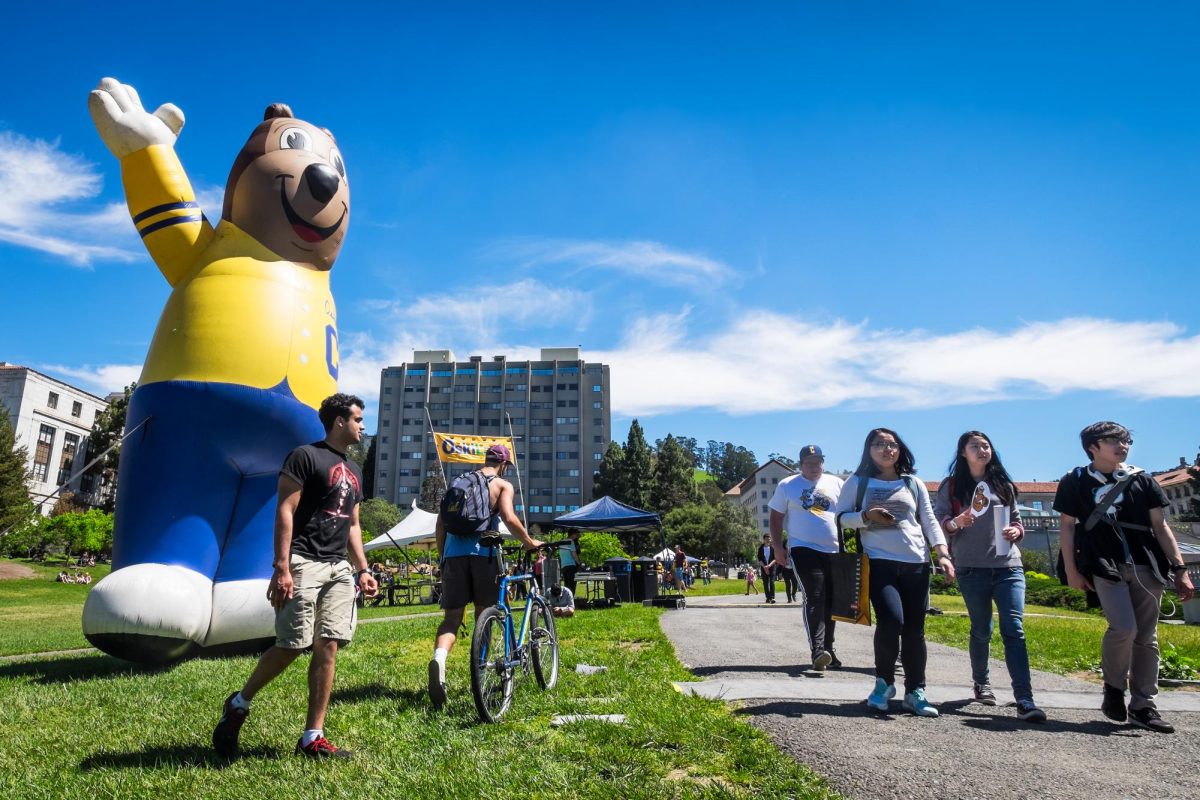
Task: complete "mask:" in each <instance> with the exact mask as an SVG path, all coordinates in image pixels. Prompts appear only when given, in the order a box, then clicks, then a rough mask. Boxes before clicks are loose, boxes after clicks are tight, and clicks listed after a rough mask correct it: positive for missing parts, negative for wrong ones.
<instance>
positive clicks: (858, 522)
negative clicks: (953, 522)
mask: <svg viewBox="0 0 1200 800" xmlns="http://www.w3.org/2000/svg"><path fill="white" fill-rule="evenodd" d="M914 469H915V463H914V460H913V455H912V451H911V450H909V449H908V446H907V445H906V444H905V443H904V441H903V440H902V439H901V438H900V436H899V435H898V434H897V433H896V432H895V431H893V430H889V429H888V428H876V429H874V430H873V431H871V432H870V433H869V434H867V438H866V441H864V442H863V452H862V458H861V460H860V461H859V464H858V468H857V469H856V470H855V471H854V474H853V475H851V476H850V478H849V479H848V480H847V481H846V484H845V485H844V486H843V487H842V493H841V496H840V498H839V499H838V505H837V511H838V517H840V518H841V520H842V524H843V526H846V527H851V528H860V529H862V535H861V537H860V538H861V541H862V546H863V550H864V551H865V552H866V554H867V558H868V560H869V563H870V567H871V580H870V593H871V607H872V608H873V609H874V611H875V689H874V690H873V691H872V692H871V695H870V696H869V697H868V698H867V706H868V707H869V708H871V709H873V710H875V711H887V710H888V701H889V700H890V699H891V698H893V697H895V695H896V687H895V682H896V656H897V654H899V656H900V661H901V664H902V665H903V667H904V702H903V707H904V708H905V709H907V710H908V711H911V712H912V713H914V714H916V715H917V716H920V717H936V716H938V710H937V708H935V707H934V706H933V704H931V703H930V702H929V701H928V700H927V699H926V697H925V664H926V659H927V657H928V656H927V652H926V648H925V609H926V608H927V607H928V600H929V576H930V566H929V548H930V547H932V548H933V549H934V550H935V551H936V552H937V555H938V562H939V563H940V565H941V567H942V569H943V570H945V572H946V577H947V579H948V580H950V581H953V580H954V564H953V563H952V562H951V561H950V554H949V551H948V550H947V549H946V536H945V534H943V533H942V527H941V525H939V524H938V522H937V518H936V517H934V515H933V505H932V504H931V503H930V501H929V491H928V490H927V489H926V488H925V484H924V483H922V482H921V480H920V479H919V478H918V477H917V476H916V475H915V474H914Z"/></svg>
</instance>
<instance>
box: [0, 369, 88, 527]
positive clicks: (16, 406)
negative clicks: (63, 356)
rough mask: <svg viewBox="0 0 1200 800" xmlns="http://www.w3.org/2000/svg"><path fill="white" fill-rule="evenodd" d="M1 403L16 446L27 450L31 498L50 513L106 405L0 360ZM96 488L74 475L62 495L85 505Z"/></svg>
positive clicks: (83, 454)
mask: <svg viewBox="0 0 1200 800" xmlns="http://www.w3.org/2000/svg"><path fill="white" fill-rule="evenodd" d="M0 404H2V405H3V407H4V409H5V411H6V412H7V413H8V415H9V419H10V420H11V421H12V425H13V428H14V430H15V431H16V436H17V445H18V446H22V445H23V446H24V447H25V448H26V449H27V450H28V451H29V470H30V472H32V474H33V478H32V480H31V481H30V486H29V493H30V497H31V499H32V500H33V502H34V504H35V505H36V506H37V507H38V510H39V511H40V512H41V513H43V514H49V513H50V511H51V510H52V509H53V508H54V504H55V502H56V501H57V497H58V495H57V494H56V493H57V492H58V490H59V487H60V486H63V484H64V482H67V481H68V479H69V478H71V476H72V475H73V474H74V473H75V472H76V471H77V470H78V469H79V468H80V467H82V466H83V465H84V464H86V463H87V461H88V443H89V440H90V436H91V432H92V425H93V424H94V423H95V421H96V417H97V416H98V415H99V414H100V412H101V411H103V410H104V409H106V408H107V407H108V403H107V402H105V401H104V400H103V399H102V398H99V397H97V396H96V395H94V394H91V393H90V392H85V391H84V390H82V389H79V388H77V387H75V386H71V385H70V384H68V383H63V382H62V381H60V380H56V379H55V378H51V377H50V376H49V375H43V374H42V373H40V372H38V371H36V370H33V369H30V368H29V367H22V366H18V365H16V364H9V363H7V362H4V361H0ZM95 488H96V487H94V486H93V485H92V483H91V476H76V477H75V478H74V480H71V481H69V483H67V485H66V486H63V489H62V491H64V492H66V491H70V492H72V493H74V494H76V495H79V496H80V499H81V500H83V501H84V502H88V503H90V502H91V496H92V493H93V490H94V489H95Z"/></svg>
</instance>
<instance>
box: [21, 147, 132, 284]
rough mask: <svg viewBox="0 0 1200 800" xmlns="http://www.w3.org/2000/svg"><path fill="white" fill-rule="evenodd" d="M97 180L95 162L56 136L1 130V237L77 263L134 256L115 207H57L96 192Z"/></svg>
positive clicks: (127, 229) (129, 230)
mask: <svg viewBox="0 0 1200 800" xmlns="http://www.w3.org/2000/svg"><path fill="white" fill-rule="evenodd" d="M102 183H103V181H102V178H101V175H100V173H99V172H97V171H96V167H95V165H93V164H91V163H89V162H87V161H85V160H84V159H82V158H80V157H79V156H75V155H72V154H70V153H64V152H63V151H62V150H60V149H59V143H58V142H57V141H54V142H47V141H43V140H40V139H27V138H25V137H23V136H21V135H19V134H16V133H11V132H7V131H0V241H4V242H8V243H9V244H13V245H17V246H18V247H26V248H29V249H31V250H39V251H41V252H44V253H50V254H52V255H56V256H60V257H62V258H64V259H66V260H67V261H68V262H70V263H72V264H74V265H75V266H79V267H87V266H90V265H91V264H92V262H94V261H133V260H134V259H135V258H137V256H138V253H137V251H136V250H134V249H133V245H134V243H135V241H136V238H137V237H136V236H135V235H134V234H133V231H132V226H130V225H129V223H128V222H126V223H125V224H124V226H121V227H118V225H117V222H116V220H117V208H119V206H117V207H114V205H112V204H110V205H107V206H104V207H101V208H98V209H90V210H83V211H64V210H62V207H63V206H64V205H69V204H72V203H77V202H79V201H85V200H91V199H92V198H94V197H96V195H98V194H99V193H100V189H101V186H102ZM121 210H123V209H121ZM126 216H128V215H126ZM122 234H125V235H122Z"/></svg>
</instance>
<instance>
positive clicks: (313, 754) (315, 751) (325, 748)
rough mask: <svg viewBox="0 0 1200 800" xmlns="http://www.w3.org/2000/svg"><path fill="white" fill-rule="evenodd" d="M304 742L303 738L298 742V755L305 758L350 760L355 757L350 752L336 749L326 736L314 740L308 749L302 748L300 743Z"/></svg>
mask: <svg viewBox="0 0 1200 800" xmlns="http://www.w3.org/2000/svg"><path fill="white" fill-rule="evenodd" d="M303 741H304V738H303V737H301V738H300V739H299V740H297V742H296V755H298V756H304V757H305V758H313V759H317V760H320V759H323V758H340V759H349V758H351V757H352V756H353V755H354V754H353V753H351V752H350V751H349V750H343V749H342V748H340V747H334V746H333V743H332V742H330V741H329V740H328V739H326V738H325V737H324V736H318V737H317V738H316V739H313V740H312V742H310V743H309V745H308V747H301V746H300V742H303Z"/></svg>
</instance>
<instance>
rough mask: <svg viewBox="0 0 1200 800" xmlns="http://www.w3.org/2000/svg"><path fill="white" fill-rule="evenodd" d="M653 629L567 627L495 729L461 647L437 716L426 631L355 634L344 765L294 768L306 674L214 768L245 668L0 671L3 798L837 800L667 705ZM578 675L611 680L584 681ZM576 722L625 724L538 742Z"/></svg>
mask: <svg viewBox="0 0 1200 800" xmlns="http://www.w3.org/2000/svg"><path fill="white" fill-rule="evenodd" d="M76 613H77V609H76ZM662 613H664V612H663V611H661V610H659V609H649V608H643V607H641V606H634V605H626V606H623V607H620V608H615V609H609V610H602V611H588V612H583V613H581V614H579V615H577V616H576V617H574V618H573V619H570V620H565V621H562V623H561V630H560V639H561V642H562V651H563V670H562V677H561V680H560V683H559V686H558V687H557V688H556V689H554V690H553V691H551V692H542V691H541V690H539V689H538V688H537V684H536V682H535V681H533V680H531V679H525V680H523V681H521V682H520V683H519V684H518V687H517V693H516V699H515V702H514V705H513V708H512V709H511V710H510V712H509V714H508V716H507V717H506V718H505V719H504V721H502V722H501V723H500V724H497V725H481V724H479V723H477V722H476V718H475V710H474V705H473V704H472V702H471V697H470V688H469V678H468V672H467V653H468V648H467V647H466V646H465V645H466V644H467V643H466V642H464V643H462V644H460V646H459V647H458V648H456V649H455V650H454V652H453V653H452V654H451V658H450V663H449V669H448V679H449V680H448V682H449V689H450V693H451V700H450V703H449V706H448V709H447V712H446V713H440V714H438V713H433V712H432V711H430V710H429V707H428V702H427V698H426V696H425V679H426V678H425V676H426V671H425V664H426V662H427V661H428V659H429V656H430V650H431V646H432V637H433V632H434V629H435V627H436V621H435V620H433V619H429V618H421V619H412V620H400V621H393V622H380V623H377V624H372V625H365V626H363V627H361V628H360V629H359V631H358V634H357V636H356V640H355V643H354V645H353V646H352V647H350V648H348V649H347V650H345V651H344V652H343V653H342V654H341V655H340V656H339V660H338V677H337V683H336V686H335V690H334V698H333V703H332V706H331V709H330V713H329V718H328V721H327V725H326V731H327V734H328V735H329V737H330V738H331V739H332V740H334V741H335V742H337V743H338V744H339V745H340V746H344V747H349V748H351V749H353V750H355V751H356V752H357V753H358V755H357V757H356V758H355V760H354V761H352V762H349V763H338V764H332V763H327V764H310V763H306V762H304V761H301V760H300V759H298V758H296V757H294V756H293V755H292V752H291V751H292V748H293V747H294V745H295V740H296V738H297V737H298V736H299V733H300V728H301V727H302V723H303V704H304V697H305V691H306V690H305V672H304V668H305V665H306V663H307V660H306V659H303V658H302V659H301V660H300V661H298V662H297V663H296V664H294V665H293V667H292V669H290V670H289V671H288V672H285V673H284V675H283V676H281V677H280V678H279V679H278V680H277V681H276V682H275V683H273V684H272V685H271V686H270V687H268V688H267V689H266V690H265V691H264V692H263V693H262V694H260V695H259V697H258V699H257V700H256V701H255V705H254V710H253V713H252V716H251V717H250V719H249V721H248V722H247V724H246V727H245V728H244V729H243V733H242V746H243V757H242V758H240V759H239V760H237V761H235V762H232V763H225V762H223V761H222V760H220V759H218V758H216V757H215V755H214V754H213V753H212V752H211V749H210V746H209V736H210V734H211V730H212V726H213V725H214V723H215V722H216V719H217V717H218V716H219V711H220V705H221V702H222V701H223V699H224V698H225V696H226V695H227V694H228V693H229V692H230V691H232V690H233V689H235V688H237V687H238V686H240V685H241V683H242V681H243V680H244V679H245V677H246V675H247V674H248V673H249V672H250V670H251V668H252V667H253V664H254V659H252V658H249V657H242V658H230V659H218V660H193V661H188V662H185V663H183V664H180V665H177V666H175V667H173V668H169V669H145V668H140V667H136V666H131V665H128V664H126V663H124V662H120V661H117V660H115V659H112V658H109V657H107V656H101V655H83V656H78V655H77V656H66V657H56V658H47V659H42V660H36V661H26V662H19V663H8V664H0V696H3V697H4V698H5V714H4V716H3V718H2V720H0V741H4V743H5V746H4V747H3V748H0V796H6V797H39V798H40V797H46V798H50V797H54V798H58V797H75V796H81V797H122V798H134V797H148V798H156V800H161V798H164V797H179V796H192V797H204V798H247V797H254V798H260V797H266V798H272V797H279V798H288V800H293V799H294V798H295V797H297V796H312V797H347V798H355V799H356V800H359V799H360V798H362V797H364V796H375V795H378V796H389V795H395V796H402V797H415V798H425V797H464V798H476V797H483V796H487V797H537V798H542V797H545V798H568V797H597V798H600V797H602V798H609V799H611V798H625V797H647V798H669V797H757V796H771V797H804V798H808V797H832V796H835V795H833V794H832V792H831V791H830V790H828V789H827V787H826V785H825V784H824V782H823V781H822V780H821V779H820V778H818V777H817V776H815V775H813V774H812V773H811V772H809V771H808V770H806V769H805V768H803V767H801V766H799V765H797V764H795V763H794V762H793V761H792V760H791V759H789V758H787V757H785V756H783V755H782V754H781V753H780V752H779V751H778V750H777V749H776V748H775V747H774V746H773V745H772V744H771V743H770V742H769V741H768V740H767V738H766V737H765V735H763V734H762V733H760V732H759V731H757V730H755V729H754V728H752V727H750V726H749V725H748V724H747V723H745V722H744V721H742V720H740V719H738V718H737V717H735V716H734V715H733V714H732V713H731V711H730V710H729V708H728V707H727V706H726V705H725V704H724V703H721V702H719V701H710V700H704V699H701V698H697V697H691V696H688V695H684V694H682V693H680V692H677V691H675V689H674V688H673V687H672V686H671V681H676V680H688V679H689V677H690V676H689V673H688V672H687V671H686V670H684V669H683V668H682V667H681V666H680V665H679V663H678V662H677V661H676V659H675V657H674V654H673V650H672V648H671V645H670V643H669V642H668V641H667V639H666V638H665V636H664V635H663V634H662V632H661V630H660V629H659V625H658V617H659V615H660V614H662ZM578 663H588V664H598V665H604V666H606V667H607V668H608V671H607V672H605V673H603V674H599V675H590V676H584V675H579V674H576V673H575V672H574V667H575V665H576V664H578ZM577 713H600V714H604V713H621V714H626V715H627V716H628V720H629V722H628V724H626V725H619V726H615V725H607V724H603V723H598V722H589V723H583V724H578V725H573V726H567V727H563V728H551V727H550V724H549V723H550V718H551V717H552V716H553V715H554V714H577Z"/></svg>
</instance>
